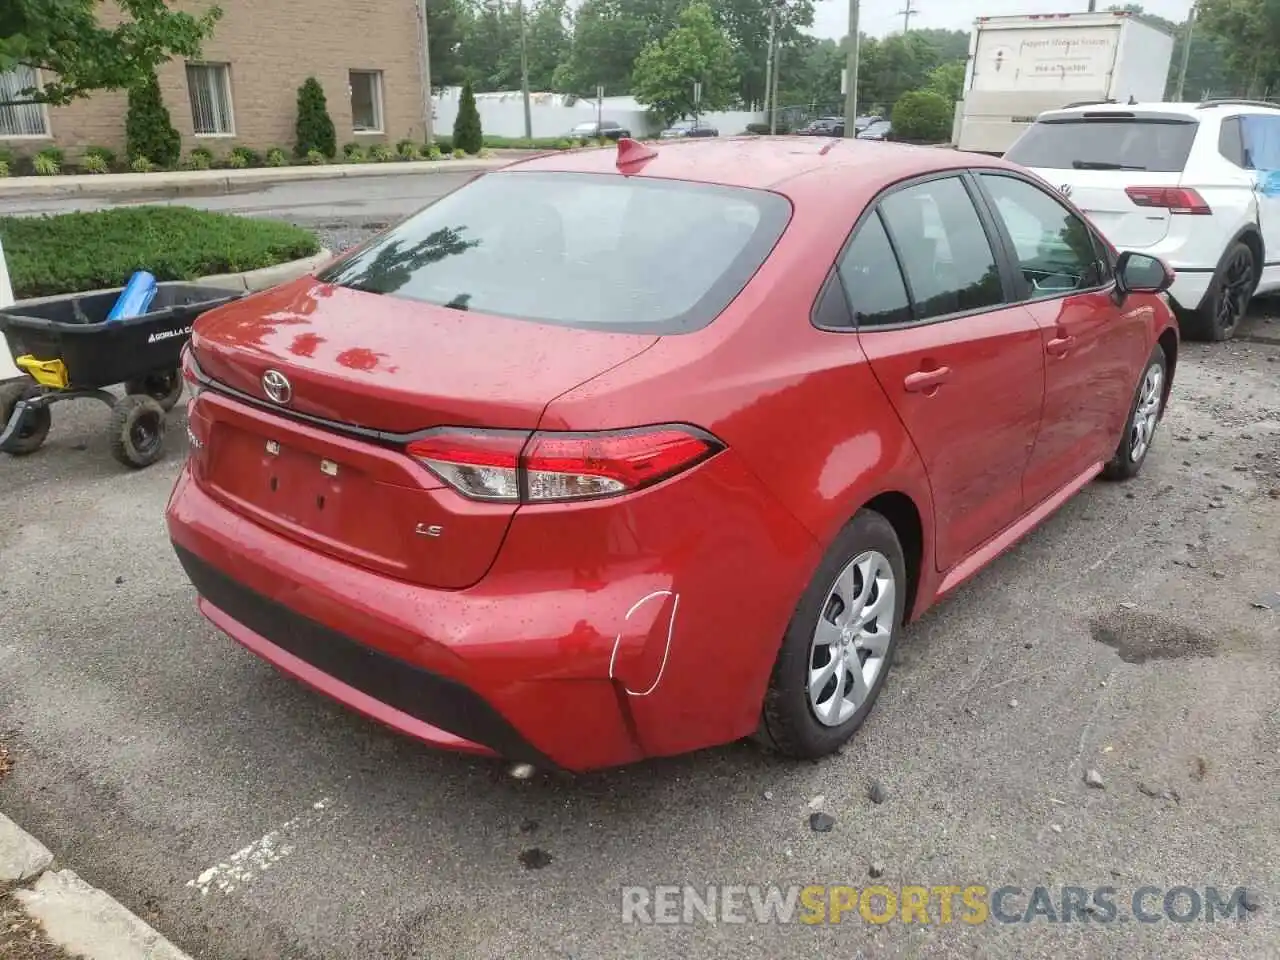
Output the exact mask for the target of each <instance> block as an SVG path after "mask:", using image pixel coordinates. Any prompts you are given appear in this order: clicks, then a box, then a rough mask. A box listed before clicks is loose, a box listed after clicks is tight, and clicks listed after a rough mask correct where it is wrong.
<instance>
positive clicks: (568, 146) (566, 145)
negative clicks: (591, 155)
mask: <svg viewBox="0 0 1280 960" xmlns="http://www.w3.org/2000/svg"><path fill="white" fill-rule="evenodd" d="M556 149H557V150H572V149H573V141H571V140H557V141H556Z"/></svg>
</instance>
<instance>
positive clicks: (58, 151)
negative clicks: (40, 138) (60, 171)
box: [36, 147, 66, 166]
mask: <svg viewBox="0 0 1280 960" xmlns="http://www.w3.org/2000/svg"><path fill="white" fill-rule="evenodd" d="M36 156H37V157H48V158H49V159H50V160H52V161H53V162H54V163H56V164H57V165H58V166H62V164H63V162H64V161H65V159H66V158H65V156H64V155H63V152H62V148H61V147H45V148H44V149H43V150H41V151H40V152H39V153H37V154H36Z"/></svg>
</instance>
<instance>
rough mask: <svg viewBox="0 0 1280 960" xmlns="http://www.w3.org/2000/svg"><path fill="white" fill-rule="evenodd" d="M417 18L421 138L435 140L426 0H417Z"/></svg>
mask: <svg viewBox="0 0 1280 960" xmlns="http://www.w3.org/2000/svg"><path fill="white" fill-rule="evenodd" d="M418 20H419V22H420V24H421V26H422V32H421V39H422V131H423V133H422V139H423V142H424V143H426V144H427V145H428V146H430V145H431V144H432V143H434V142H435V139H436V138H435V130H434V129H433V127H434V123H435V116H434V114H435V101H434V100H432V99H431V32H430V30H429V29H428V27H427V0H418Z"/></svg>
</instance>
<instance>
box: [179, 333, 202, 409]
mask: <svg viewBox="0 0 1280 960" xmlns="http://www.w3.org/2000/svg"><path fill="white" fill-rule="evenodd" d="M180 356H181V361H182V362H181V368H182V379H183V380H184V381H185V382H186V384H187V393H188V394H190V395H191V397H192V398H193V399H194V398H195V395H196V394H198V393H199V392H200V378H199V376H197V375H196V362H195V358H194V357H192V356H191V343H190V342H188V343H187V345H186V346H184V347H183V348H182V353H181V355H180Z"/></svg>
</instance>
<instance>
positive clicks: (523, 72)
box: [516, 0, 533, 140]
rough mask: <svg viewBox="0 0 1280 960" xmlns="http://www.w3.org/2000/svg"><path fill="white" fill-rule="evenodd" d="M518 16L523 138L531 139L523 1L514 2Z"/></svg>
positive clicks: (531, 122) (527, 55) (531, 119)
mask: <svg viewBox="0 0 1280 960" xmlns="http://www.w3.org/2000/svg"><path fill="white" fill-rule="evenodd" d="M516 12H517V13H518V14H519V15H520V92H521V93H522V94H524V138H525V139H526V140H532V139H533V112H532V111H531V110H530V109H529V50H528V43H527V42H526V37H525V33H526V31H525V28H524V0H516Z"/></svg>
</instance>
